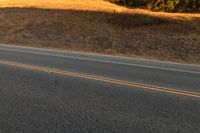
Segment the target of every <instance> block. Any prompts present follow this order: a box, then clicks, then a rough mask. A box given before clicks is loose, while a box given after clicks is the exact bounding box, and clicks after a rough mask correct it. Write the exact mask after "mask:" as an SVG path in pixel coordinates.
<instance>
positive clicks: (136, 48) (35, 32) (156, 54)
mask: <svg viewBox="0 0 200 133" xmlns="http://www.w3.org/2000/svg"><path fill="white" fill-rule="evenodd" d="M0 3H1V4H0V5H1V7H2V8H1V9H0V43H7V44H20V45H28V46H35V47H51V48H57V49H68V50H81V51H90V52H98V53H107V54H117V55H125V56H137V57H142V58H153V59H159V60H170V61H176V62H187V63H195V64H200V14H178V13H176V14H169V13H161V12H159V13H155V12H150V11H147V10H142V9H127V8H125V7H120V6H117V5H114V4H111V3H109V2H106V1H103V0H84V1H82V0H73V1H71V0H57V1H56V2H55V0H43V1H39V0H32V1H31V2H29V1H26V0H7V1H4V2H3V1H0ZM7 7H9V8H7ZM19 7H20V8H19ZM33 7H34V8H33ZM38 8H42V9H38Z"/></svg>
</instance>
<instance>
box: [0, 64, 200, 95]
mask: <svg viewBox="0 0 200 133" xmlns="http://www.w3.org/2000/svg"><path fill="white" fill-rule="evenodd" d="M0 64H3V65H8V66H13V67H18V68H25V69H30V70H37V71H42V72H48V73H54V74H59V75H64V76H73V77H78V78H84V79H90V80H96V81H101V82H106V83H111V84H117V85H124V86H129V87H137V88H141V89H147V90H151V91H157V92H164V93H171V94H177V95H182V96H190V97H195V98H200V93H197V92H191V91H184V90H181V89H172V88H167V87H159V86H154V85H148V84H142V83H137V82H131V81H125V80H119V79H112V78H106V77H101V76H95V75H89V74H82V73H76V72H70V71H66V70H61V69H54V68H48V67H41V66H35V65H29V64H23V63H16V62H11V61H4V60H0Z"/></svg>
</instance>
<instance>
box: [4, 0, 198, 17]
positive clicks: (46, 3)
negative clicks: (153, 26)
mask: <svg viewBox="0 0 200 133" xmlns="http://www.w3.org/2000/svg"><path fill="white" fill-rule="evenodd" d="M0 7H35V8H45V9H68V10H70V9H71V10H89V11H103V12H114V13H116V12H117V13H130V14H132V13H139V14H146V15H151V16H162V17H170V18H174V19H191V17H198V18H199V17H200V14H183V13H173V14H171V13H163V12H152V11H148V10H145V9H129V8H125V7H121V6H118V5H115V4H112V3H109V2H107V1H104V0H0Z"/></svg>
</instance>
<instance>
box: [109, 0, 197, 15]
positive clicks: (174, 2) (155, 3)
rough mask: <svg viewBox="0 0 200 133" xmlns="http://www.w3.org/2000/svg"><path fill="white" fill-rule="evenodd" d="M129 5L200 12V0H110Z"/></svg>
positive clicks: (162, 9)
mask: <svg viewBox="0 0 200 133" xmlns="http://www.w3.org/2000/svg"><path fill="white" fill-rule="evenodd" d="M108 1H110V2H113V3H116V4H121V5H124V6H129V7H131V6H132V7H147V8H148V9H150V10H153V11H167V12H200V0H108Z"/></svg>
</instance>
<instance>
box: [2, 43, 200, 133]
mask: <svg viewBox="0 0 200 133" xmlns="http://www.w3.org/2000/svg"><path fill="white" fill-rule="evenodd" d="M6 61H9V63H6ZM12 63H13V64H12ZM25 65H29V66H28V67H25ZM35 67H37V68H38V70H36V69H32V68H35ZM45 68H54V69H55V70H61V72H63V74H62V73H56V71H55V70H54V69H51V70H50V71H45ZM65 72H68V73H69V72H73V73H75V74H71V75H70V74H64V73H65ZM78 74H80V75H81V74H83V75H85V77H84V76H82V77H81V76H80V75H78ZM77 75H78V76H77ZM88 75H89V76H88ZM91 76H95V77H91ZM98 77H101V78H98ZM102 78H105V79H106V80H102ZM111 79H112V80H113V81H112V82H109V81H110V80H111ZM114 81H119V83H117V82H114ZM124 82H128V83H138V84H140V85H147V86H151V87H149V88H148V87H146V88H145V87H141V86H138V87H137V86H134V85H133V86H131V85H130V84H124ZM156 87H165V88H168V89H172V90H177V91H179V93H173V91H172V92H170V91H166V90H164V91H163V90H162V88H160V89H158V90H156V91H155V90H152V89H151V88H156ZM183 92H184V93H183ZM190 92H191V93H196V94H197V95H187V94H190ZM198 95H199V96H200V66H198V65H186V64H174V63H169V62H160V61H150V60H143V59H130V58H122V57H114V56H104V55H97V54H85V53H77V52H64V51H52V50H45V49H35V48H26V47H16V46H7V45H0V133H16V132H17V133H66V132H73V133H82V132H85V133H88V132H89V133H90V132H91V133H93V132H99V133H104V132H105V133H112V132H113V133H115V132H119V133H199V132H200V97H198Z"/></svg>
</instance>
